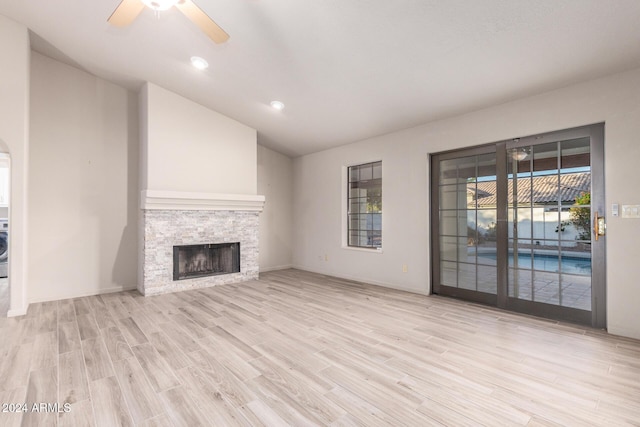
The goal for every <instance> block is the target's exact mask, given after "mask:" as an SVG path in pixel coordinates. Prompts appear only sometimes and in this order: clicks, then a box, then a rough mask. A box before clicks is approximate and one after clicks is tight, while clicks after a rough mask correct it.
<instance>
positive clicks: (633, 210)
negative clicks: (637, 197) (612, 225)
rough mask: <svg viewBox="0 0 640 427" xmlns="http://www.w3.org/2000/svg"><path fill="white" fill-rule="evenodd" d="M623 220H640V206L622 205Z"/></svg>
mask: <svg viewBox="0 0 640 427" xmlns="http://www.w3.org/2000/svg"><path fill="white" fill-rule="evenodd" d="M622 218H640V205H622Z"/></svg>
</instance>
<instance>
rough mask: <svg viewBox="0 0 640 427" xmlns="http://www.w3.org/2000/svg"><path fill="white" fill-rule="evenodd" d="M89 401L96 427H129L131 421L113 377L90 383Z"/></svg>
mask: <svg viewBox="0 0 640 427" xmlns="http://www.w3.org/2000/svg"><path fill="white" fill-rule="evenodd" d="M89 388H90V389H91V400H92V403H93V410H94V412H95V423H96V426H97V427H120V426H121V427H129V426H133V425H134V423H133V420H132V418H131V415H130V413H129V410H128V407H127V404H126V402H125V401H124V397H123V395H122V392H121V390H120V386H119V385H118V381H117V380H116V378H115V377H105V378H101V379H99V380H95V381H91V383H90V384H89Z"/></svg>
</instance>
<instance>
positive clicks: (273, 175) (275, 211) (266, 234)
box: [258, 145, 293, 271]
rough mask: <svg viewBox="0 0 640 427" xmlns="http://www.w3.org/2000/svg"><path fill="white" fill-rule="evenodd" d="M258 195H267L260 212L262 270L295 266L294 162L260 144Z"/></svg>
mask: <svg viewBox="0 0 640 427" xmlns="http://www.w3.org/2000/svg"><path fill="white" fill-rule="evenodd" d="M258 194H262V195H264V196H265V200H266V201H265V205H264V210H263V211H262V213H261V214H260V271H270V270H278V269H282V268H289V267H291V262H292V261H291V256H292V254H291V243H292V242H291V239H292V233H293V229H292V227H291V224H292V222H293V161H292V160H291V159H290V158H289V157H287V156H285V155H282V154H280V153H277V152H275V151H273V150H270V149H268V148H266V147H263V146H261V145H258Z"/></svg>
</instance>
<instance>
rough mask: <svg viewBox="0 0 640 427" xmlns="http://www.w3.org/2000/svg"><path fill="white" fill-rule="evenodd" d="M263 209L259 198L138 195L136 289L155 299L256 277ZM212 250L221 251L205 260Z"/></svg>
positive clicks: (147, 192)
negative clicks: (139, 247)
mask: <svg viewBox="0 0 640 427" xmlns="http://www.w3.org/2000/svg"><path fill="white" fill-rule="evenodd" d="M263 205H264V196H253V195H228V194H209V193H184V192H167V191H162V192H161V191H150V190H147V191H143V192H142V206H141V208H142V209H141V212H142V215H141V221H142V224H141V231H142V232H143V236H141V242H142V268H141V276H142V277H141V278H140V280H139V281H138V283H139V285H138V290H139V291H140V292H141V293H142V294H143V295H157V294H162V293H167V292H173V291H180V290H186V289H194V288H202V287H209V286H215V285H220V284H226V283H236V282H243V281H247V280H255V279H257V278H258V273H259V266H258V233H259V213H260V211H262V207H263ZM181 247H182V248H183V249H184V250H183V257H182V260H181V259H180V250H179V249H178V251H177V252H176V249H175V248H181ZM198 247H199V248H200V249H198ZM232 247H235V249H231V248H232ZM215 248H217V249H220V250H221V252H220V253H218V254H217V255H213V256H212V257H211V258H208V257H209V255H210V252H211V250H212V249H215ZM176 257H177V260H178V274H177V275H176V270H175V269H174V260H175V259H176ZM189 257H190V258H191V259H190V260H189V259H187V258H189ZM180 260H181V261H180ZM180 262H182V270H183V273H184V274H182V275H181V274H179V273H180V271H179V270H180ZM223 270H224V271H223ZM222 273H224V274H222Z"/></svg>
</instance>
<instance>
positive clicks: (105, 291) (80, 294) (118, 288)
mask: <svg viewBox="0 0 640 427" xmlns="http://www.w3.org/2000/svg"><path fill="white" fill-rule="evenodd" d="M136 289H137V288H136V285H131V286H112V287H110V288H104V289H98V290H95V291H85V292H74V293H69V294H62V295H55V296H51V297H44V298H34V299H31V300H29V304H33V303H37V302H47V301H59V300H63V299H71V298H82V297H90V296H93V295H102V294H112V293H114V292H123V291H133V290H136Z"/></svg>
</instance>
